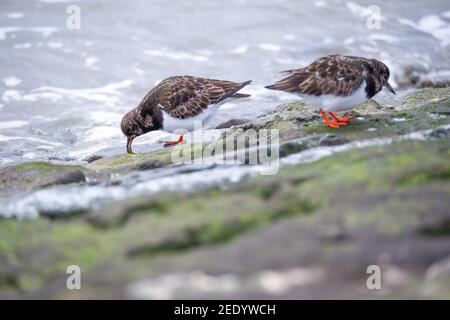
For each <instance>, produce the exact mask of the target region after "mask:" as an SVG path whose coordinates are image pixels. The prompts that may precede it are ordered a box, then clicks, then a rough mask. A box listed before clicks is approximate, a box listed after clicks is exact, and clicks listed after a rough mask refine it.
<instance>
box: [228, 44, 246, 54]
mask: <svg viewBox="0 0 450 320" xmlns="http://www.w3.org/2000/svg"><path fill="white" fill-rule="evenodd" d="M247 51H248V46H246V45H245V44H244V45H240V46H238V47H236V48H234V49H233V50H231V51H230V53H232V54H244V53H246V52H247Z"/></svg>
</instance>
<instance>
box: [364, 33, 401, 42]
mask: <svg viewBox="0 0 450 320" xmlns="http://www.w3.org/2000/svg"><path fill="white" fill-rule="evenodd" d="M369 39H370V40H376V41H384V42H387V43H390V44H396V43H398V42H400V38H398V37H394V36H391V35H388V34H384V33H371V34H370V35H369Z"/></svg>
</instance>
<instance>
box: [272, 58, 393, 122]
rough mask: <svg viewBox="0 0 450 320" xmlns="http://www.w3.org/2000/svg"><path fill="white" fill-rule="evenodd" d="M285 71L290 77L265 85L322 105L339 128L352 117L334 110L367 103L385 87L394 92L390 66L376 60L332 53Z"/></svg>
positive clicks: (324, 115)
mask: <svg viewBox="0 0 450 320" xmlns="http://www.w3.org/2000/svg"><path fill="white" fill-rule="evenodd" d="M284 72H285V73H288V74H289V76H288V77H286V78H284V79H282V80H280V81H278V82H277V83H275V84H274V85H271V86H267V87H266V88H267V89H274V90H282V91H286V92H292V93H298V94H299V95H300V96H302V97H303V98H304V99H305V100H306V101H307V102H308V103H309V104H311V105H312V106H315V107H318V108H319V110H320V113H321V114H322V116H323V119H324V121H325V123H326V124H327V125H328V126H329V127H331V128H339V127H340V126H343V125H346V124H347V122H348V121H350V120H351V119H352V117H345V118H341V117H338V116H336V114H334V113H333V111H344V110H349V109H351V108H352V107H355V106H357V105H359V104H361V103H363V102H366V101H367V100H369V99H370V98H372V97H373V96H375V95H376V94H377V93H378V92H380V91H381V90H382V89H383V87H386V88H387V89H388V90H389V91H390V92H392V93H393V94H395V91H394V89H392V87H391V85H390V84H389V82H388V80H389V68H388V67H387V66H386V65H385V64H384V63H382V62H381V61H378V60H376V59H366V58H360V57H352V56H341V55H331V56H327V57H322V58H319V59H317V60H316V61H314V62H313V63H311V64H310V65H309V66H307V67H305V68H302V69H293V70H287V71H284ZM327 112H328V113H329V114H330V116H331V118H332V119H333V120H330V119H329V118H328V116H327Z"/></svg>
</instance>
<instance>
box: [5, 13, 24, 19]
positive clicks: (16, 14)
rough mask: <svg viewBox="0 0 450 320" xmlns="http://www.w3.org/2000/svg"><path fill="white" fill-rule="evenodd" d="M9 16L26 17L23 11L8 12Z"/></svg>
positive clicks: (11, 17) (15, 17)
mask: <svg viewBox="0 0 450 320" xmlns="http://www.w3.org/2000/svg"><path fill="white" fill-rule="evenodd" d="M7 17H8V18H10V19H21V18H23V17H24V14H23V12H8V13H7Z"/></svg>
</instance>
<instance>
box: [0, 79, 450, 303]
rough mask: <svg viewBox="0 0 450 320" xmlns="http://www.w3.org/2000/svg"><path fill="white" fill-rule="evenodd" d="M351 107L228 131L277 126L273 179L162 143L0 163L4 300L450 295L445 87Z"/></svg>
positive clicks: (285, 108)
mask: <svg viewBox="0 0 450 320" xmlns="http://www.w3.org/2000/svg"><path fill="white" fill-rule="evenodd" d="M349 114H351V115H352V116H353V117H354V120H353V121H352V122H351V124H350V125H348V126H346V127H343V128H341V129H339V130H334V129H330V128H327V127H326V126H324V125H323V124H322V121H321V118H320V116H319V115H318V114H317V113H316V112H314V109H312V108H311V107H309V106H308V105H306V104H304V103H292V104H287V105H281V106H279V107H277V108H276V109H275V110H274V111H272V112H270V113H268V114H266V115H263V116H261V117H259V118H257V119H255V120H252V121H250V122H247V123H244V124H240V125H237V126H235V128H234V129H233V130H232V131H230V130H228V131H227V132H228V133H229V134H228V135H227V137H228V138H230V137H231V138H233V137H234V136H235V135H239V134H240V132H242V131H241V130H239V129H244V130H246V129H278V130H279V132H280V147H279V152H280V157H281V160H280V162H281V167H280V169H279V172H278V173H277V174H276V175H271V176H263V175H259V174H257V173H256V174H255V173H254V172H253V171H251V170H252V169H250V168H249V171H248V172H247V171H245V170H247V169H246V168H247V167H250V166H246V165H241V166H234V167H231V168H227V167H226V166H224V165H220V164H208V165H180V164H173V163H172V157H171V152H172V150H171V149H161V150H158V151H155V152H151V153H144V154H136V155H127V154H122V155H117V156H110V157H103V158H102V157H100V156H98V155H93V156H92V157H91V159H90V161H89V163H88V162H86V164H84V165H78V166H69V165H61V164H57V163H47V162H31V163H23V164H19V165H13V166H7V167H3V168H0V199H1V200H2V202H3V203H4V204H3V205H2V207H1V208H0V217H2V218H0V298H3V299H5V298H6V299H8V298H19V297H20V298H57V299H71V298H83V299H86V298H100V299H101V298H143V299H170V298H181V299H192V298H233V299H236V298H238V299H239V298H255V299H258V298H288V299H289V298H369V299H378V298H447V299H448V298H450V210H449V205H450V201H449V199H450V182H449V181H450V180H449V179H450V161H449V159H450V89H449V88H439V89H432V88H426V89H421V90H418V91H415V92H412V93H410V94H407V95H400V96H398V97H395V98H393V99H392V100H391V101H389V103H388V104H384V105H380V104H378V103H376V102H375V101H370V102H368V103H367V104H365V105H362V106H360V107H358V108H356V109H354V110H353V111H352V112H350V113H349ZM217 143H219V142H217ZM183 148H186V150H188V152H196V150H200V151H201V150H203V149H204V148H205V146H204V145H194V146H188V145H185V146H183ZM227 170H228V171H227ZM239 170H243V171H242V174H240V175H239V176H238V177H237V178H235V179H234V178H231V176H232V175H233V174H234V173H236V172H237V171H239ZM239 172H241V171H239ZM221 175H222V176H223V178H220V179H219V177H221ZM178 176H183V177H185V180H182V179H181V180H174V181H173V182H172V180H170V179H173V177H178ZM213 177H217V178H216V180H214V179H212V178H213ZM163 179H165V180H163ZM193 179H198V181H199V183H197V184H186V185H185V183H187V182H190V181H192V180H193ZM208 179H212V180H211V182H210V183H207V181H210V180H208ZM156 181H157V182H156ZM153 182H154V183H153ZM202 182H204V183H202ZM152 183H153V184H152ZM144 184H145V185H144ZM137 185H138V186H141V187H139V188H138V187H136V186H137ZM172 185H173V186H174V187H173V188H172V187H171V186H172ZM144 186H145V188H144ZM128 191H129V192H128ZM68 194H70V197H69V196H67V195H68ZM50 195H52V196H53V197H54V198H52V199H53V200H52V203H51V204H48V203H46V199H48V198H49V197H50ZM63 195H64V196H63ZM84 197H85V198H84ZM86 199H90V200H86ZM71 203H73V204H76V205H71ZM25 212H27V214H25ZM69 265H78V266H80V268H81V271H82V289H81V290H68V289H66V279H67V276H68V275H67V274H66V273H65V272H66V268H67V266H69ZM370 265H377V266H380V268H381V272H382V289H381V290H369V289H368V288H367V287H366V280H367V278H368V276H369V275H368V274H367V272H366V271H367V267H368V266H370Z"/></svg>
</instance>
